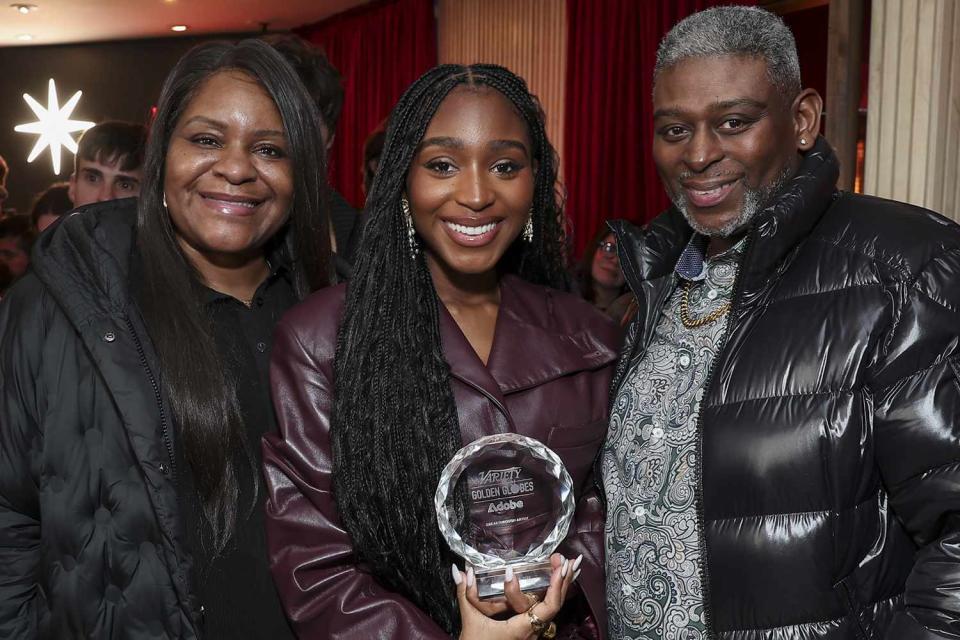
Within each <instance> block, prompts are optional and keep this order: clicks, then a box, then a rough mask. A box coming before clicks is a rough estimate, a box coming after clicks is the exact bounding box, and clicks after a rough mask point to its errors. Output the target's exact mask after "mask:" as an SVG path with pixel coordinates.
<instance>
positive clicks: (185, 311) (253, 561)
mask: <svg viewBox="0 0 960 640" xmlns="http://www.w3.org/2000/svg"><path fill="white" fill-rule="evenodd" d="M315 109H316V108H315V107H314V106H313V102H312V101H311V100H310V97H309V96H308V95H307V93H306V91H305V89H304V88H303V86H302V85H301V84H300V82H299V80H298V79H297V76H296V74H295V73H294V71H293V70H292V69H291V68H290V67H289V66H288V64H287V63H286V62H285V61H284V60H283V58H282V57H281V56H280V54H278V53H277V52H275V51H274V50H273V49H272V48H270V47H269V46H268V45H266V44H264V43H262V42H259V41H254V40H246V41H243V42H241V43H239V44H229V43H209V44H204V45H201V46H199V47H197V48H195V49H193V50H191V51H190V52H188V53H187V54H186V55H185V56H184V57H183V58H182V59H181V60H180V61H179V62H178V63H177V65H176V66H175V68H174V69H173V70H172V71H171V73H170V75H169V76H168V78H167V80H166V82H165V84H164V87H163V90H162V93H161V96H160V100H159V104H158V110H157V115H156V120H155V122H154V123H153V127H152V130H151V132H150V139H149V143H148V148H147V153H146V161H145V167H144V184H143V188H142V190H141V194H140V199H139V201H137V200H134V199H128V200H119V201H114V202H106V203H100V204H97V205H91V206H88V207H83V208H81V209H80V210H78V211H77V212H76V213H74V214H73V215H71V216H69V217H68V218H66V219H64V220H62V221H61V222H60V223H59V224H58V225H57V227H56V228H54V229H53V230H51V231H50V232H48V233H46V234H44V235H43V236H42V241H41V242H40V243H39V247H38V249H37V250H36V251H35V253H34V257H35V261H34V264H33V269H32V271H31V273H29V274H28V275H27V277H26V278H24V279H23V280H22V281H21V282H20V283H19V284H18V285H17V286H16V287H14V289H13V290H12V291H11V293H10V294H9V296H8V297H7V298H6V299H5V300H4V302H3V305H2V307H0V382H2V384H0V386H2V389H3V391H2V395H0V637H5V638H7V637H9V638H34V637H38V636H39V637H49V638H80V637H83V638H101V637H110V638H155V637H166V638H196V637H199V636H201V635H204V636H207V637H212V638H226V637H243V638H254V637H257V638H266V637H269V638H271V639H273V638H283V637H292V634H291V631H290V629H289V625H288V624H287V622H286V620H285V618H284V615H283V612H282V609H281V607H280V605H279V601H278V600H277V597H276V593H275V589H274V587H273V585H272V582H271V580H270V576H269V573H268V569H267V560H266V551H265V542H264V540H263V533H262V515H261V505H262V503H263V497H264V490H263V486H262V482H261V480H260V464H259V463H260V461H259V458H260V456H259V439H260V437H261V436H262V435H263V434H264V433H265V432H266V431H267V430H269V429H270V428H271V426H272V424H273V411H272V407H271V404H270V398H269V394H268V392H267V388H266V386H267V381H266V377H267V362H268V355H269V351H270V342H271V340H270V336H271V333H272V328H273V325H274V324H275V322H276V321H277V319H278V318H279V316H280V315H281V313H283V312H284V311H285V310H286V309H287V308H289V307H290V306H292V305H293V304H294V303H296V302H297V301H298V300H301V299H303V298H304V297H305V296H306V295H307V294H308V293H309V292H310V291H313V290H315V289H317V288H319V287H322V286H325V285H327V284H328V283H329V282H330V275H331V273H330V265H329V246H328V244H327V240H326V238H327V237H328V233H327V228H326V221H325V220H324V218H323V214H322V211H323V207H322V206H321V205H322V194H323V191H324V185H323V182H322V177H321V176H323V175H324V160H323V145H322V142H321V135H320V128H319V124H318V123H319V118H318V116H317V114H316V111H315Z"/></svg>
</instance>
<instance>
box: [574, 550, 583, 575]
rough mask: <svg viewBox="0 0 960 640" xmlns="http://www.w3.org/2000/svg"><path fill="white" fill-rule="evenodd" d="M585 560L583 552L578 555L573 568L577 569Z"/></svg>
mask: <svg viewBox="0 0 960 640" xmlns="http://www.w3.org/2000/svg"><path fill="white" fill-rule="evenodd" d="M581 562H583V554H582V553H581V554H580V555H578V556H577V559H576V560H575V561H574V563H573V570H574V571H576V570H577V569H579V568H580V563H581Z"/></svg>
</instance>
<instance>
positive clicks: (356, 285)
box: [264, 65, 618, 640]
mask: <svg viewBox="0 0 960 640" xmlns="http://www.w3.org/2000/svg"><path fill="white" fill-rule="evenodd" d="M556 172H557V165H556V157H555V153H554V151H553V148H552V147H551V145H550V143H549V141H548V140H547V137H546V134H545V132H544V118H543V113H542V111H541V109H540V107H539V104H538V103H537V101H536V99H535V98H534V97H533V96H531V95H530V93H529V91H528V90H527V87H526V85H525V83H524V82H523V81H522V80H521V79H520V78H518V77H517V76H516V75H514V74H513V73H511V72H510V71H508V70H506V69H504V68H502V67H497V66H492V65H473V66H469V67H463V66H454V65H444V66H440V67H437V68H435V69H433V70H432V71H430V72H428V73H427V74H425V75H424V76H423V77H421V78H420V79H419V80H418V81H417V82H415V83H414V84H413V85H412V86H411V87H410V88H409V89H408V90H407V91H406V93H405V94H404V95H403V97H402V98H401V99H400V101H399V103H398V104H397V106H396V108H395V109H394V111H393V113H392V114H391V116H390V122H389V126H388V130H387V138H386V142H385V146H384V150H383V156H382V158H381V161H380V170H379V171H378V173H377V176H376V179H375V181H374V183H373V187H372V189H371V192H370V194H369V198H368V200H367V204H366V215H367V216H368V222H367V225H366V227H365V230H364V235H363V238H362V240H361V244H360V247H359V250H358V252H357V254H356V256H357V260H356V265H355V271H354V275H353V278H352V279H351V280H350V281H349V283H347V284H346V285H341V286H338V287H334V288H331V289H328V290H325V291H323V292H320V293H318V294H315V295H313V296H311V297H310V298H309V299H308V300H307V301H306V302H304V303H303V304H302V305H299V306H298V307H296V308H295V309H293V310H292V311H291V312H290V313H288V314H287V315H286V316H285V317H284V319H283V320H281V322H280V324H279V325H278V329H277V332H276V334H275V346H274V354H273V357H272V363H271V387H272V390H273V394H274V403H275V406H276V407H277V411H278V423H279V427H280V431H279V434H278V435H277V436H268V437H267V438H265V440H264V461H265V465H266V476H267V485H268V492H269V497H268V505H267V538H268V544H269V548H270V553H271V568H272V571H273V574H274V579H275V580H276V582H277V584H278V587H279V590H280V595H281V599H282V600H283V602H284V605H285V607H286V611H287V614H288V616H289V617H290V619H291V621H292V623H293V625H294V628H295V630H296V631H297V632H298V634H299V635H300V637H303V638H327V637H331V638H332V637H336V638H391V639H394V640H402V639H411V640H412V639H414V638H417V639H421V638H427V639H432V638H447V637H450V636H451V635H456V634H461V638H463V639H464V640H466V639H469V638H503V637H505V638H528V637H533V636H534V635H535V633H534V629H533V627H532V625H531V618H530V617H529V616H527V615H525V614H522V613H521V614H516V615H512V616H509V614H511V613H513V612H525V611H526V610H527V609H528V608H529V602H528V601H527V599H526V598H525V597H524V596H523V595H522V594H520V592H519V588H518V586H517V583H516V580H513V581H511V582H510V583H509V584H508V588H507V591H508V597H507V599H506V601H499V602H480V601H479V600H478V598H477V597H476V587H475V584H474V578H473V575H472V574H470V575H464V574H463V573H462V572H460V571H459V570H458V569H456V568H454V569H453V571H452V572H451V565H452V563H454V562H458V561H459V558H457V557H455V556H454V555H453V554H452V553H451V552H450V550H449V549H448V548H447V546H446V543H445V542H444V541H443V539H442V537H441V535H440V532H439V530H438V528H437V524H436V514H435V511H434V506H433V495H434V492H435V490H436V487H437V484H438V481H439V475H440V471H441V469H442V468H443V467H444V465H445V464H446V463H447V462H448V461H449V460H450V458H451V457H452V456H453V454H454V453H455V452H456V451H457V450H458V449H459V448H460V447H461V446H462V445H464V444H467V443H469V442H472V441H473V440H475V439H477V438H479V437H481V436H484V435H489V434H493V433H501V432H517V433H521V434H524V435H527V436H530V437H533V438H536V439H538V440H540V441H542V442H544V443H546V444H547V445H548V446H549V447H551V448H552V449H553V450H554V451H556V452H557V453H558V454H559V455H560V457H561V458H562V459H563V461H564V463H565V465H566V467H567V469H568V470H569V471H570V473H571V475H572V477H573V480H574V483H575V488H576V489H575V492H576V497H577V499H578V512H577V514H576V515H575V518H574V522H573V524H572V527H571V533H570V535H569V537H568V538H567V539H566V540H565V541H564V542H563V544H562V545H561V547H560V549H559V552H560V553H561V554H562V556H561V555H555V556H554V558H553V562H554V566H555V571H554V575H553V583H552V586H551V589H550V590H548V592H547V594H546V598H545V599H544V601H543V602H541V603H539V604H537V605H536V606H535V608H534V610H533V612H534V613H535V615H537V616H539V617H540V618H542V619H544V620H549V619H551V618H553V616H554V615H556V614H557V611H558V609H560V606H561V603H562V602H563V599H564V598H565V597H567V596H569V598H568V601H567V602H566V604H565V605H564V606H563V610H562V612H561V613H560V615H559V616H557V618H556V623H557V624H558V625H559V627H560V632H561V636H560V637H586V638H591V637H602V635H603V630H604V627H605V605H604V592H603V581H602V568H601V566H602V565H601V557H602V531H603V528H602V524H603V522H602V519H601V518H600V513H599V512H600V506H599V501H598V499H597V497H596V495H594V494H593V492H592V490H591V486H592V483H591V482H590V481H589V477H590V475H591V466H592V461H593V459H594V456H595V454H596V452H597V449H598V447H599V445H600V442H601V441H602V438H603V436H604V433H605V430H606V415H607V391H608V384H609V380H610V375H611V368H612V365H613V363H614V360H615V358H616V348H617V344H616V342H617V335H618V332H617V328H616V327H615V326H614V325H613V323H612V322H610V321H609V320H608V319H607V318H605V317H604V316H603V315H602V314H600V313H599V312H597V311H595V310H594V309H593V308H592V307H591V306H590V305H589V304H588V303H586V302H583V301H582V300H580V299H579V298H577V297H576V296H573V295H570V294H568V293H565V292H563V291H562V290H561V289H563V288H564V284H565V282H566V276H565V272H564V255H563V251H564V242H563V233H562V227H561V220H562V211H561V207H560V204H559V198H558V196H557V174H556ZM577 574H579V578H578V580H577V582H576V583H571V580H572V579H573V578H574V577H575V575H577ZM571 584H573V586H572V587H571V586H570V585H571ZM568 588H569V593H568V592H567V589H568ZM584 596H586V597H585V598H584ZM488 616H494V617H488ZM505 616H509V617H506V618H505V619H503V620H500V619H496V618H504V617H505Z"/></svg>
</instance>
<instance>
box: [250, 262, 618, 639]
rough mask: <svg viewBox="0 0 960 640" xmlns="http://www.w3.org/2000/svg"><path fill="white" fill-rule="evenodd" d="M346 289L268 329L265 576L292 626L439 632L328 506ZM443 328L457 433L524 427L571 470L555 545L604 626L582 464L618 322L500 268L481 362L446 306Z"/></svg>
mask: <svg viewBox="0 0 960 640" xmlns="http://www.w3.org/2000/svg"><path fill="white" fill-rule="evenodd" d="M344 293H345V288H344V285H340V286H338V287H333V288H330V289H325V290H323V291H320V292H317V293H315V294H313V295H312V296H311V297H309V298H308V299H307V300H306V301H305V302H303V303H302V304H300V305H299V306H297V307H294V308H293V309H292V310H291V311H290V312H288V313H287V315H286V316H284V318H283V319H282V320H281V322H280V324H279V325H278V327H277V330H276V334H275V338H274V344H273V354H272V364H271V371H270V374H271V375H270V378H271V388H272V391H273V401H274V405H275V407H276V411H277V416H278V422H279V434H278V435H271V436H267V437H266V438H265V439H264V444H263V450H264V465H265V471H266V478H267V487H268V492H269V493H268V499H267V539H268V547H269V552H270V562H271V568H272V571H273V577H274V580H275V581H276V583H277V587H278V589H279V592H280V597H281V599H282V601H283V604H284V607H285V608H286V611H287V615H288V616H289V617H290V620H291V622H292V623H293V626H294V629H295V630H296V632H297V633H298V635H299V636H300V637H302V638H391V639H396V640H407V639H410V640H412V639H414V638H416V639H423V638H426V639H433V638H437V639H439V638H446V637H448V636H447V634H445V633H444V632H443V631H442V630H441V629H440V627H439V626H437V624H436V623H434V622H433V620H432V619H431V618H430V617H429V616H428V615H427V614H426V613H424V612H423V611H422V610H420V609H418V608H417V607H416V606H415V605H414V604H413V603H411V602H410V601H409V600H407V599H406V598H404V597H403V596H401V595H399V594H397V593H396V592H393V591H391V590H389V589H388V588H386V587H384V586H383V585H381V584H379V583H378V582H377V581H376V580H375V579H374V577H373V576H372V575H371V574H370V573H368V572H367V571H366V570H365V568H364V566H363V565H362V564H359V563H358V559H357V558H356V556H355V555H354V553H353V549H352V546H351V541H350V536H349V535H348V534H347V532H346V531H345V530H344V529H343V526H342V524H341V522H340V518H339V516H338V515H337V507H336V503H335V501H334V496H333V493H332V464H333V463H332V457H331V452H330V437H329V433H330V411H331V406H332V404H333V397H332V392H333V383H332V378H333V358H334V350H335V346H336V336H337V327H338V323H339V319H340V317H341V314H342V310H343V302H344ZM440 334H441V340H442V343H443V349H444V354H445V356H446V359H447V361H448V362H449V364H450V367H451V386H452V388H453V394H454V398H455V400H456V403H457V413H458V416H459V420H460V426H461V429H462V432H463V442H464V443H469V442H472V441H473V440H475V439H477V438H479V437H481V436H485V435H490V434H494V433H503V432H508V431H510V432H516V433H521V434H524V435H527V436H530V437H532V438H536V439H538V440H540V441H542V442H544V443H546V444H547V445H548V446H549V447H550V448H552V449H553V450H554V451H556V452H557V454H558V455H559V456H560V457H561V458H562V459H563V462H564V464H565V465H566V467H567V469H568V470H569V472H570V475H571V477H572V478H573V481H574V484H575V487H576V488H577V489H576V491H575V494H576V497H577V500H578V502H577V512H576V515H575V517H574V522H573V523H572V525H571V529H570V534H569V535H568V537H567V539H566V540H565V541H564V543H563V544H562V545H561V547H560V549H559V551H560V552H561V553H564V554H565V555H566V556H567V557H576V556H577V555H579V554H581V553H582V554H583V562H582V564H581V575H580V578H579V580H578V583H579V587H580V589H581V590H582V591H583V593H584V594H585V596H586V598H587V602H588V604H589V606H590V608H591V610H592V612H593V614H594V617H595V619H596V622H597V625H598V627H599V629H600V634H601V637H605V630H606V605H605V593H604V583H603V515H602V510H601V506H600V502H599V500H598V498H597V496H596V494H595V492H594V490H593V489H591V486H592V484H591V478H590V473H591V466H592V461H593V459H594V456H595V455H596V453H597V450H598V448H599V447H600V445H601V444H602V442H603V438H604V435H605V433H606V428H607V398H608V390H609V384H610V378H611V375H612V372H613V365H614V363H615V361H616V358H617V348H618V347H619V341H620V333H619V329H618V328H617V326H616V325H615V324H614V323H613V322H612V321H611V320H609V319H608V318H607V317H606V316H604V315H602V314H601V313H599V312H598V311H595V310H594V309H593V308H592V307H591V306H590V305H589V304H587V303H586V302H583V301H582V300H580V299H579V298H576V297H574V296H572V295H569V294H565V293H560V292H557V291H554V290H551V289H547V288H545V287H540V286H535V285H531V284H529V283H527V282H524V281H523V280H521V279H519V278H517V277H514V276H506V277H504V279H503V281H502V283H501V303H500V311H499V316H498V318H497V325H496V334H495V336H494V342H493V347H492V349H491V352H490V357H489V359H488V365H487V366H484V365H483V363H482V362H481V361H480V359H479V358H478V357H477V355H476V353H475V352H474V351H473V348H472V347H471V346H470V343H469V342H467V339H466V338H465V337H464V335H463V334H462V333H461V332H460V329H459V327H458V326H457V324H456V323H455V321H454V320H453V318H452V317H451V316H450V314H449V313H447V311H446V310H445V309H443V307H442V305H441V312H440Z"/></svg>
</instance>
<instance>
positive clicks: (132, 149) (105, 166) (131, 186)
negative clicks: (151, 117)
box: [70, 120, 147, 207]
mask: <svg viewBox="0 0 960 640" xmlns="http://www.w3.org/2000/svg"><path fill="white" fill-rule="evenodd" d="M146 139H147V130H146V128H145V127H144V126H143V125H139V124H134V123H132V122H120V121H118V120H111V121H107V122H101V123H100V124H98V125H97V126H95V127H93V128H91V129H87V130H86V131H85V132H84V133H83V136H81V137H80V141H79V142H78V143H77V155H76V157H75V158H74V167H73V173H72V174H71V175H70V201H71V202H73V206H74V207H82V206H83V205H86V204H91V203H93V202H105V201H107V200H119V199H120V198H132V197H135V196H137V195H139V194H140V181H141V179H142V178H143V149H144V145H145V144H146Z"/></svg>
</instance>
